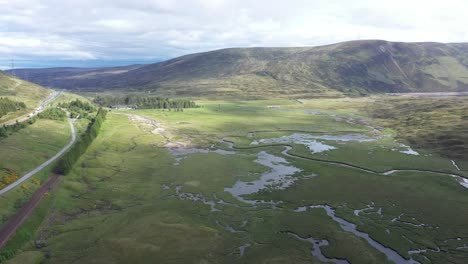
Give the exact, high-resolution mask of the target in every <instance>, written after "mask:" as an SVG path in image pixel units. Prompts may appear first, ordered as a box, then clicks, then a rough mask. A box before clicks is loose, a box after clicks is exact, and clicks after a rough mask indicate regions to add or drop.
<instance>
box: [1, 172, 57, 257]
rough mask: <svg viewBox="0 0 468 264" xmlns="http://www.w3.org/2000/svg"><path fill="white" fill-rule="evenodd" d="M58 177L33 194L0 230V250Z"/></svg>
mask: <svg viewBox="0 0 468 264" xmlns="http://www.w3.org/2000/svg"><path fill="white" fill-rule="evenodd" d="M59 177H60V176H59V175H53V176H51V177H50V178H49V180H48V181H47V182H46V183H44V184H43V185H42V186H41V188H39V190H37V191H36V193H34V195H33V196H32V197H31V199H30V200H29V201H28V202H27V203H26V204H25V205H24V206H23V207H22V208H21V209H20V210H19V211H18V213H16V215H15V216H13V217H12V218H11V219H10V220H9V221H8V222H7V223H6V224H5V225H3V226H2V228H1V229H0V249H1V248H2V247H3V246H4V245H5V244H6V242H7V241H8V239H10V237H11V236H13V235H14V234H15V232H16V230H17V229H18V228H19V227H20V226H21V225H22V224H23V222H24V221H25V220H26V218H27V217H28V216H29V215H30V214H31V212H32V211H33V210H34V208H36V206H37V205H38V204H39V202H40V201H41V200H42V198H43V197H44V195H45V194H46V193H47V192H49V190H50V189H51V188H52V187H53V186H54V185H55V184H56V183H57V181H58V179H59Z"/></svg>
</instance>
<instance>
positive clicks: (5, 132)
mask: <svg viewBox="0 0 468 264" xmlns="http://www.w3.org/2000/svg"><path fill="white" fill-rule="evenodd" d="M35 122H36V118H34V117H32V118H29V119H28V120H26V121H24V122H18V120H16V123H14V124H13V125H10V126H7V125H3V126H1V127H0V139H1V138H7V137H8V136H9V135H11V134H13V133H15V132H18V131H20V130H21V129H23V128H26V127H28V126H29V125H32V124H34V123H35Z"/></svg>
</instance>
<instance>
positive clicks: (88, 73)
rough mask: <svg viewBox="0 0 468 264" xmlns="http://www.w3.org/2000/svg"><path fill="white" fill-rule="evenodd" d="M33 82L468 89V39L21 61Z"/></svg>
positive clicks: (282, 92)
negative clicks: (88, 62) (51, 63)
mask: <svg viewBox="0 0 468 264" xmlns="http://www.w3.org/2000/svg"><path fill="white" fill-rule="evenodd" d="M16 74H17V76H19V77H21V78H23V79H26V80H30V81H32V82H35V83H38V84H41V85H44V86H51V87H59V88H64V89H80V90H81V91H102V90H122V91H145V92H152V93H156V94H161V95H170V96H207V97H211V96H241V97H250V98H254V97H265V96H297V97H299V96H329V95H339V94H343V93H344V94H356V95H359V94H367V93H382V92H434V91H437V92H441V91H443V92H453V91H468V44H467V43H459V44H443V43H400V42H388V41H382V40H365V41H351V42H343V43H338V44H333V45H327V46H320V47H301V48H231V49H223V50H215V51H210V52H204V53H197V54H191V55H186V56H182V57H178V58H175V59H171V60H168V61H164V62H159V63H154V64H148V65H132V66H127V67H115V68H100V69H77V68H54V69H23V70H16Z"/></svg>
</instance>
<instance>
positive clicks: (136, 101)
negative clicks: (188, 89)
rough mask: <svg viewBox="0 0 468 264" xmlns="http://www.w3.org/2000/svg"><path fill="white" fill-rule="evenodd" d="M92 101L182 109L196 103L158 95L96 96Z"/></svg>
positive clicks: (111, 105) (193, 105) (146, 107)
mask: <svg viewBox="0 0 468 264" xmlns="http://www.w3.org/2000/svg"><path fill="white" fill-rule="evenodd" d="M94 103H96V104H99V105H101V106H106V107H111V108H112V107H113V106H116V105H124V106H135V107H136V108H139V109H171V108H172V109H182V108H195V107H197V104H196V103H195V102H194V101H192V100H188V99H169V98H163V97H158V96H141V95H127V96H97V97H96V98H95V99H94Z"/></svg>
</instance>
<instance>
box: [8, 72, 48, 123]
mask: <svg viewBox="0 0 468 264" xmlns="http://www.w3.org/2000/svg"><path fill="white" fill-rule="evenodd" d="M49 95H50V90H49V89H46V88H44V87H41V86H39V85H36V84H33V83H30V82H27V81H23V80H20V79H17V78H14V77H13V76H10V75H8V74H5V73H4V72H2V71H0V97H7V98H10V99H12V100H14V101H18V102H24V103H25V104H26V108H24V109H21V110H20V111H16V112H12V113H10V114H7V115H5V116H2V118H0V124H2V123H6V122H9V121H12V120H13V121H14V120H15V119H16V118H18V117H20V116H22V115H25V114H28V113H31V112H32V111H34V109H35V108H36V107H37V106H38V105H39V103H40V102H41V101H42V100H44V99H46V98H47V97H48V96H49Z"/></svg>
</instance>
